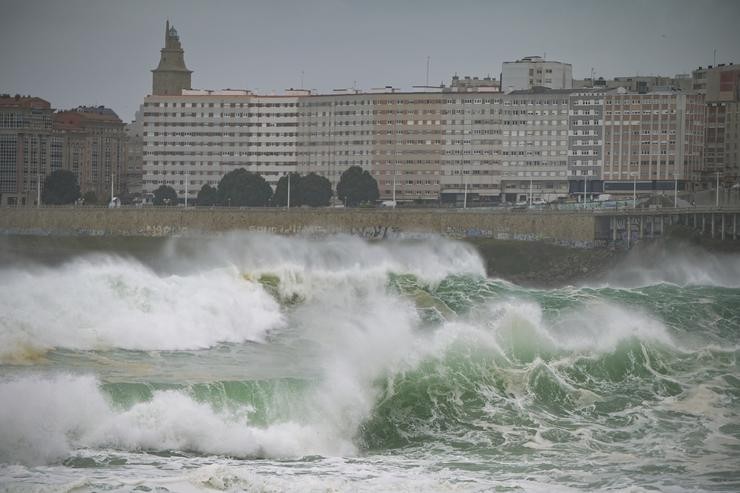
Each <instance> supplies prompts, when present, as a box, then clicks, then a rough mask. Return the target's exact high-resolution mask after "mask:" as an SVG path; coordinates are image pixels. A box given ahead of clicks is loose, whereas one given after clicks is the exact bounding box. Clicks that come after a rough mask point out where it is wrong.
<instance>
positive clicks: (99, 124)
mask: <svg viewBox="0 0 740 493" xmlns="http://www.w3.org/2000/svg"><path fill="white" fill-rule="evenodd" d="M54 133H55V135H56V136H57V137H59V138H60V139H62V140H63V143H62V149H63V159H62V167H63V168H64V169H68V170H70V171H72V172H74V173H75V174H76V175H77V177H78V181H79V184H80V191H81V192H82V193H85V192H95V195H96V196H97V197H98V198H99V199H104V198H105V199H107V198H109V197H110V193H111V184H113V193H114V194H116V195H118V194H121V193H122V192H124V191H125V187H126V185H125V183H126V160H125V152H126V151H125V147H126V133H125V125H124V124H123V122H122V121H121V119H120V118H118V115H116V113H115V112H114V111H113V110H111V109H109V108H106V107H104V106H81V107H79V108H76V109H74V110H69V111H61V112H58V113H56V114H55V115H54Z"/></svg>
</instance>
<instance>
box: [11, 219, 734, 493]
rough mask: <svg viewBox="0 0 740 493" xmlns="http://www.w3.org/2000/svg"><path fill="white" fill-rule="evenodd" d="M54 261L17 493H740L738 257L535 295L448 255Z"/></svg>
mask: <svg viewBox="0 0 740 493" xmlns="http://www.w3.org/2000/svg"><path fill="white" fill-rule="evenodd" d="M121 241H122V242H124V243H125V240H121ZM32 250H33V248H29V249H28V251H23V249H17V248H16V249H15V250H13V251H12V252H10V251H9V250H4V254H3V257H4V258H3V259H2V262H0V490H2V491H23V492H25V491H39V492H41V491H43V492H47V491H68V492H92V491H112V492H124V491H125V492H129V491H135V492H146V491H152V492H159V493H164V492H201V491H424V492H427V491H543V492H544V491H594V490H616V491H653V490H660V491H738V490H740V367H739V366H738V356H739V355H740V344H739V343H738V342H739V341H740V257H739V256H736V255H735V256H733V255H729V254H713V253H706V252H701V251H693V250H686V251H685V252H682V251H680V250H679V251H677V252H676V253H674V254H671V255H655V256H653V258H635V257H630V256H628V257H626V258H625V259H624V260H623V261H622V262H620V263H617V264H616V265H615V266H614V267H612V268H611V271H610V272H608V273H607V274H606V275H605V276H604V277H603V278H600V279H598V280H589V279H582V280H581V281H579V282H577V283H574V285H569V286H563V287H560V288H557V289H536V288H532V287H523V286H519V285H515V284H512V283H509V282H507V281H504V280H501V279H496V278H490V277H487V276H486V271H485V268H484V265H485V264H484V261H483V259H481V257H480V256H479V255H478V253H477V252H476V250H475V249H474V248H473V247H471V246H470V245H468V244H465V243H461V242H454V241H450V240H445V239H442V238H436V237H429V238H425V239H409V240H398V241H383V242H376V243H368V242H365V241H363V240H361V239H359V238H352V237H348V236H335V237H328V238H300V237H279V236H270V235H261V234H246V233H241V234H239V233H233V234H226V235H221V236H218V237H213V238H210V239H207V240H201V241H198V242H188V241H185V240H183V239H169V240H166V241H162V242H161V243H159V244H158V245H157V247H156V248H152V249H150V250H148V251H145V252H143V251H142V249H141V248H139V247H138V246H135V245H133V246H131V247H128V246H126V245H124V246H123V247H117V248H115V249H111V250H110V251H106V250H100V249H97V250H86V249H84V248H78V249H69V248H68V249H67V250H65V251H62V252H55V253H49V252H53V251H54V249H53V248H50V249H49V250H48V251H47V253H48V255H47V254H43V255H34V252H33V251H32Z"/></svg>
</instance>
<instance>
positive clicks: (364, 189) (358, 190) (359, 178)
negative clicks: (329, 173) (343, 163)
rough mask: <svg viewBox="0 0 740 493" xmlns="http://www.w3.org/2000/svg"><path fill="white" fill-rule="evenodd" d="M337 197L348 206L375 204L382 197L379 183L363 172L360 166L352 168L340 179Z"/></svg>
mask: <svg viewBox="0 0 740 493" xmlns="http://www.w3.org/2000/svg"><path fill="white" fill-rule="evenodd" d="M337 196H338V197H339V200H341V201H342V202H344V203H346V204H347V205H348V206H356V205H359V204H362V203H364V202H375V201H376V200H378V197H379V196H380V193H379V192H378V182H377V181H375V178H373V177H372V176H371V175H370V173H369V172H368V171H363V170H362V168H360V167H359V166H350V167H349V168H347V170H346V171H345V172H344V173H342V176H341V177H340V178H339V183H338V184H337Z"/></svg>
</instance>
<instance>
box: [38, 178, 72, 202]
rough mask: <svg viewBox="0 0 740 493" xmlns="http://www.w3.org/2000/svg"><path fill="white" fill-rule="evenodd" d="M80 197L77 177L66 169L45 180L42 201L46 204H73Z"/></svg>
mask: <svg viewBox="0 0 740 493" xmlns="http://www.w3.org/2000/svg"><path fill="white" fill-rule="evenodd" d="M79 197H80V185H79V184H78V183H77V175H75V174H74V173H72V172H71V171H67V170H66V169H60V170H56V171H53V172H52V173H51V174H49V175H47V176H46V178H44V188H43V189H42V191H41V201H42V202H43V203H44V204H51V205H63V204H72V203H74V201H75V200H77V199H78V198H79Z"/></svg>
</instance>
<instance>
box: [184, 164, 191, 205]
mask: <svg viewBox="0 0 740 493" xmlns="http://www.w3.org/2000/svg"><path fill="white" fill-rule="evenodd" d="M189 181H190V171H187V170H186V171H185V208H186V209H187V208H188V182H189Z"/></svg>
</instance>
